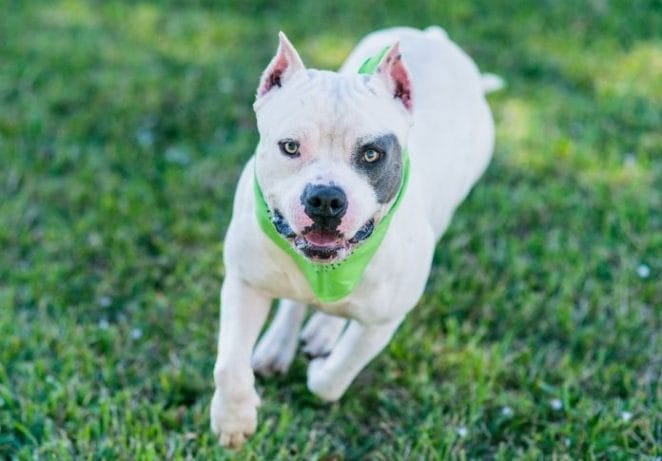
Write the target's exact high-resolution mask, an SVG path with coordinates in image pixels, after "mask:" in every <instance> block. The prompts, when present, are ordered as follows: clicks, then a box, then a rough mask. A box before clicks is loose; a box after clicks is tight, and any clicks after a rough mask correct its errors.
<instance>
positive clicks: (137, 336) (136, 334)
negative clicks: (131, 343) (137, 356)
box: [131, 328, 143, 339]
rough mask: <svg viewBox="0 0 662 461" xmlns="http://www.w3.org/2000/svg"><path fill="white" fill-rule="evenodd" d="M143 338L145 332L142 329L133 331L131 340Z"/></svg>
mask: <svg viewBox="0 0 662 461" xmlns="http://www.w3.org/2000/svg"><path fill="white" fill-rule="evenodd" d="M142 336H143V331H142V330H141V329H140V328H134V329H133V330H131V339H140V338H142Z"/></svg>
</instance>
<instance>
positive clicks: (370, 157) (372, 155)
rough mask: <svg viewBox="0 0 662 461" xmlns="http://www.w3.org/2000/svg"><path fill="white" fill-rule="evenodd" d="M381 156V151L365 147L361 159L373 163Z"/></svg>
mask: <svg viewBox="0 0 662 461" xmlns="http://www.w3.org/2000/svg"><path fill="white" fill-rule="evenodd" d="M380 158H382V153H381V152H379V151H378V150H375V149H366V150H364V151H363V160H365V161H366V162H368V163H374V162H376V161H377V160H379V159H380Z"/></svg>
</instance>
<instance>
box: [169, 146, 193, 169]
mask: <svg viewBox="0 0 662 461" xmlns="http://www.w3.org/2000/svg"><path fill="white" fill-rule="evenodd" d="M165 159H166V161H168V162H169V163H176V164H177V165H188V164H189V163H191V156H190V155H189V153H188V152H187V151H186V150H185V149H183V148H181V147H176V146H170V147H168V148H167V149H166V151H165Z"/></svg>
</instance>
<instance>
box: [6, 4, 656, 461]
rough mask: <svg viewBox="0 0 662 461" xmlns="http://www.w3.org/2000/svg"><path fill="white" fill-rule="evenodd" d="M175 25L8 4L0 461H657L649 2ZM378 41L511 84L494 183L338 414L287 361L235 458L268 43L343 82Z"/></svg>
mask: <svg viewBox="0 0 662 461" xmlns="http://www.w3.org/2000/svg"><path fill="white" fill-rule="evenodd" d="M183 3H184V2H174V1H172V2H169V1H161V2H156V1H154V2H151V3H148V2H140V3H137V2H129V1H120V0H112V1H89V2H84V1H82V0H66V1H56V0H53V1H43V2H37V1H33V0H28V1H26V0H23V1H18V0H0V11H1V13H0V258H1V259H0V459H3V458H8V459H21V460H28V459H58V460H60V459H72V458H76V459H109V460H111V459H127V460H150V459H159V460H161V459H182V458H189V459H193V458H196V459H210V458H219V459H223V458H224V457H234V458H235V459H242V460H243V459H268V460H271V459H297V458H299V459H327V460H340V459H361V458H363V459H377V460H394V459H446V458H453V459H501V460H510V459H513V458H520V459H542V458H545V459H616V460H621V459H622V460H625V459H651V460H652V459H658V460H659V459H660V456H662V449H661V448H660V446H661V445H660V444H661V443H662V416H661V415H662V403H661V402H662V391H661V383H660V376H661V372H662V371H661V370H662V352H661V351H662V338H661V331H662V313H661V306H662V283H661V282H660V274H661V273H662V216H661V210H662V196H661V191H662V128H661V127H662V8H660V3H659V1H657V0H650V1H645V0H641V1H639V0H633V1H627V0H621V1H606V0H593V1H587V2H573V1H540V2H526V1H523V0H517V1H510V0H492V1H489V0H484V1H480V2H474V1H468V0H467V1H452V2H451V1H447V2H446V1H444V2H442V1H434V0H429V1H420V2H404V1H386V2H379V1H376V0H370V1H364V2H360V1H350V0H343V1H337V2H312V1H304V0H300V1H299V0H296V1H292V2H287V3H288V6H287V7H283V6H276V5H275V3H276V2H273V3H274V4H273V5H272V2H269V1H266V0H262V1H256V2H231V1H229V0H223V1H213V0H208V1H202V0H201V1H197V2H186V5H182V4H183ZM244 3H246V4H248V3H251V4H252V6H250V7H249V6H245V5H244ZM279 3H280V4H285V3H286V2H279ZM395 24H409V25H413V26H420V27H423V26H427V25H430V24H441V25H442V26H444V27H445V28H446V29H447V30H448V32H449V34H450V35H451V37H452V38H453V39H454V40H456V41H457V42H458V43H460V44H461V45H462V46H463V47H464V48H465V49H466V50H467V51H468V52H469V53H470V54H471V55H472V56H473V57H474V58H475V59H476V61H477V62H478V63H479V65H480V66H481V68H482V69H484V70H488V71H492V72H496V73H498V74H500V75H502V76H503V77H504V78H505V79H506V81H507V82H508V87H507V88H506V90H505V91H502V92H501V93H498V94H495V95H493V96H490V103H491V105H492V108H493V111H494V114H495V118H496V120H497V127H498V134H497V137H498V139H497V149H496V154H495V158H494V161H493V163H492V165H491V166H490V168H489V170H488V172H487V173H486V175H485V177H484V178H483V180H482V181H481V182H480V183H479V184H478V186H477V187H476V188H475V189H474V191H473V192H472V194H471V195H470V196H469V198H468V200H467V201H466V202H465V203H464V204H463V205H462V207H461V208H460V209H459V211H458V212H457V214H456V217H455V220H454V221H453V223H452V225H451V226H450V228H449V230H448V232H447V234H446V235H445V237H444V238H443V240H442V241H441V243H440V244H439V246H438V250H437V253H436V256H435V261H434V268H433V270H432V275H431V278H430V281H429V284H428V290H427V292H426V294H425V296H424V297H423V299H422V300H421V302H420V305H419V306H418V307H417V309H416V310H414V311H413V312H412V313H411V314H410V316H409V318H408V319H407V320H406V321H405V323H404V324H403V325H402V327H401V328H400V329H399V331H398V332H397V334H396V336H395V338H394V340H393V341H392V343H391V344H390V346H389V347H388V348H387V349H386V350H385V351H384V353H383V354H382V355H381V356H379V357H378V358H377V359H376V360H375V361H374V362H373V363H372V364H370V365H369V367H368V368H367V369H366V370H365V371H364V372H363V373H362V374H361V375H360V376H359V378H358V379H357V381H356V382H355V383H354V384H353V385H352V387H351V388H350V390H349V391H348V393H347V394H346V395H345V397H344V398H343V400H342V401H341V402H340V403H337V404H334V405H330V406H328V405H325V404H323V403H321V402H319V401H318V400H316V398H315V397H314V396H312V395H311V394H310V393H309V392H308V391H307V390H306V386H305V372H306V359H305V358H303V357H297V359H296V361H295V364H294V366H293V369H292V370H291V372H290V373H289V375H287V376H285V377H280V378H275V379H269V380H259V381H258V388H259V392H260V393H261V394H262V396H263V401H264V404H263V406H262V409H261V414H260V425H259V429H258V433H257V434H256V436H255V437H253V439H251V441H250V443H249V444H248V445H247V446H246V447H245V448H244V449H242V451H240V452H239V453H237V454H235V455H232V453H231V452H227V451H223V450H222V449H220V448H218V447H217V444H216V441H215V440H214V438H213V436H212V434H211V432H210V430H209V429H208V427H209V418H208V405H209V401H210V398H211V394H212V367H213V362H214V357H215V353H216V334H217V328H218V327H217V317H218V290H219V287H220V284H221V280H222V278H223V267H222V262H221V253H222V251H223V243H222V237H223V233H224V230H225V228H226V226H227V224H228V221H229V218H230V204H231V200H232V195H233V191H234V184H235V181H236V180H237V177H238V173H239V171H240V168H241V165H242V164H243V162H244V161H245V160H246V159H247V158H248V157H249V156H250V155H251V152H252V149H253V146H254V145H255V143H256V130H255V123H254V117H253V113H252V108H251V104H252V101H253V95H254V89H255V87H256V85H257V80H258V76H259V73H260V72H261V70H262V68H263V67H264V66H266V64H267V62H268V60H269V58H270V57H271V55H272V54H273V52H274V51H275V48H276V44H277V38H276V33H277V31H278V30H279V29H283V30H284V31H286V32H287V33H288V35H289V37H290V39H291V40H292V41H293V42H294V43H295V45H297V46H298V48H299V50H300V51H301V53H302V56H303V58H304V60H305V61H306V62H307V63H308V64H309V65H311V66H314V67H327V68H335V67H337V66H338V65H339V64H340V63H341V62H342V60H343V59H344V57H345V56H346V55H347V53H348V52H349V50H350V49H351V48H352V46H353V44H354V43H355V42H356V41H357V40H358V39H359V38H360V37H361V36H362V35H364V34H365V33H367V32H369V31H371V30H373V29H376V28H380V27H385V26H390V25H395Z"/></svg>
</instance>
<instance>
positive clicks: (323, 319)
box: [301, 312, 347, 363]
mask: <svg viewBox="0 0 662 461" xmlns="http://www.w3.org/2000/svg"><path fill="white" fill-rule="evenodd" d="M346 324H347V320H346V319H344V318H342V317H335V316H333V315H327V314H324V313H322V312H317V313H315V314H313V316H312V317H311V318H310V319H309V320H308V322H306V326H305V327H304V329H303V331H302V332H301V340H302V341H303V342H304V346H303V351H304V352H305V353H306V354H308V355H310V356H312V357H321V356H325V355H329V353H331V350H332V349H333V346H335V345H336V343H337V342H338V338H339V337H340V335H341V333H342V332H343V330H344V329H345V325H346ZM311 363H312V362H311Z"/></svg>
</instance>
